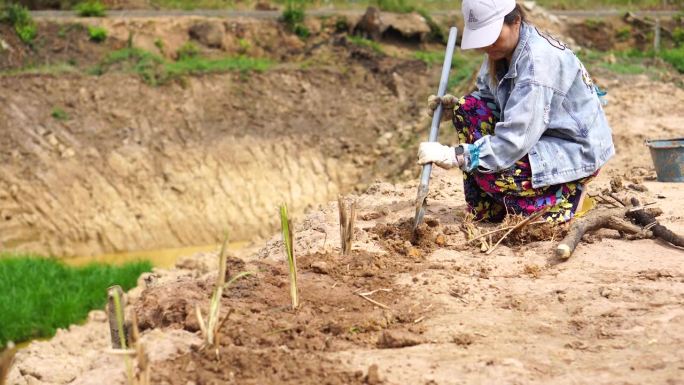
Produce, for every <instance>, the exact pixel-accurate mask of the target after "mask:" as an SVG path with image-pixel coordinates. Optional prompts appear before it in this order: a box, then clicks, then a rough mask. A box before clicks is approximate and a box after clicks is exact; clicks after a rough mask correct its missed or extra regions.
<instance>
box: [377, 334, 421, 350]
mask: <svg viewBox="0 0 684 385" xmlns="http://www.w3.org/2000/svg"><path fill="white" fill-rule="evenodd" d="M422 343H423V339H422V338H420V337H419V336H416V335H414V334H412V333H409V332H403V331H396V330H395V331H389V330H385V331H384V332H382V334H381V335H380V338H378V343H377V344H376V346H377V347H378V348H380V349H396V348H404V347H407V346H415V345H420V344H422Z"/></svg>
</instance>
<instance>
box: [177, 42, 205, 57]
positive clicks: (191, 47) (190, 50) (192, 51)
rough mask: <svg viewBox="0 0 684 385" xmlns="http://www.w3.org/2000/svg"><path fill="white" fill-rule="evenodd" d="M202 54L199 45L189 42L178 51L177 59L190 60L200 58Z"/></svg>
mask: <svg viewBox="0 0 684 385" xmlns="http://www.w3.org/2000/svg"><path fill="white" fill-rule="evenodd" d="M200 53H201V51H200V48H199V47H198V46H197V44H195V43H193V42H191V41H189V42H187V43H185V44H183V45H182V46H181V47H180V48H178V51H176V58H178V60H185V59H190V58H193V57H196V56H199V54H200Z"/></svg>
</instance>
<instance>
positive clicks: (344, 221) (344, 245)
mask: <svg viewBox="0 0 684 385" xmlns="http://www.w3.org/2000/svg"><path fill="white" fill-rule="evenodd" d="M337 206H338V209H339V212H340V242H341V251H342V256H347V255H349V253H350V252H351V248H352V240H353V236H354V221H355V220H356V201H354V200H352V202H351V203H350V204H349V211H347V205H345V202H344V199H343V198H342V196H338V197H337Z"/></svg>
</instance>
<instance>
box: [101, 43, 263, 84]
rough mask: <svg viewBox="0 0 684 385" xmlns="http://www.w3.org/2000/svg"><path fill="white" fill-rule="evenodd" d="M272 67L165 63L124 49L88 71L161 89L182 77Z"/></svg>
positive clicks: (253, 62) (254, 61) (259, 62)
mask: <svg viewBox="0 0 684 385" xmlns="http://www.w3.org/2000/svg"><path fill="white" fill-rule="evenodd" d="M272 66H273V62H272V61H270V60H268V59H262V58H252V57H247V56H235V57H224V58H217V59H210V58H205V57H201V56H197V55H192V56H188V55H183V56H181V57H180V58H179V60H177V61H171V62H169V61H166V60H164V59H163V58H162V57H161V56H158V55H155V54H153V53H151V52H148V51H145V50H143V49H140V48H135V47H134V48H124V49H121V50H118V51H113V52H111V53H110V54H109V56H108V57H107V58H106V59H105V60H104V61H103V62H102V63H101V64H100V65H98V66H96V67H95V68H93V69H92V70H91V73H92V74H94V75H102V74H104V73H105V72H108V71H110V70H111V69H112V68H117V69H120V70H123V71H124V72H132V73H136V74H138V75H139V76H140V77H141V78H142V79H143V81H144V82H145V83H147V84H150V85H153V86H154V85H161V84H164V83H166V82H168V81H170V80H173V79H177V78H180V77H182V76H184V75H198V74H203V73H216V72H231V71H239V72H243V73H246V72H249V71H265V70H267V69H269V68H271V67H272Z"/></svg>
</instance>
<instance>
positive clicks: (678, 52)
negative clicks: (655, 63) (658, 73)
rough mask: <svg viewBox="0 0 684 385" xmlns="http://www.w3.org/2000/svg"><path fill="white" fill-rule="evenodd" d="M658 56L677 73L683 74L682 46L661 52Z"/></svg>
mask: <svg viewBox="0 0 684 385" xmlns="http://www.w3.org/2000/svg"><path fill="white" fill-rule="evenodd" d="M660 56H661V57H662V58H663V60H665V61H666V62H668V63H670V64H672V66H673V67H674V68H676V69H677V71H679V72H681V73H684V46H680V47H678V48H674V49H669V50H665V51H661V53H660Z"/></svg>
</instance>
